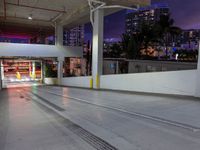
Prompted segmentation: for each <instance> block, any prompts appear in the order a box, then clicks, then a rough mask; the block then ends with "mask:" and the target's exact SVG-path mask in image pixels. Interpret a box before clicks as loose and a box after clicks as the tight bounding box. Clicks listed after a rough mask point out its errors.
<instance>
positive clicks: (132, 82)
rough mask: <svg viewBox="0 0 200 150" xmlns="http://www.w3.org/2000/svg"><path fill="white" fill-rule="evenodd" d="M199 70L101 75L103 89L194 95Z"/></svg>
mask: <svg viewBox="0 0 200 150" xmlns="http://www.w3.org/2000/svg"><path fill="white" fill-rule="evenodd" d="M196 73H197V70H187V71H172V72H158V73H155V72H154V73H138V74H123V75H103V76H101V77H100V86H101V88H102V89H111V90H124V91H135V92H149V93H163V94H177V95H189V96H194V95H195V90H196V86H195V85H196Z"/></svg>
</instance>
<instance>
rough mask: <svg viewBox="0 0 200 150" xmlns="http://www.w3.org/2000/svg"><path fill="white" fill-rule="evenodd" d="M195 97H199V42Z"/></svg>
mask: <svg viewBox="0 0 200 150" xmlns="http://www.w3.org/2000/svg"><path fill="white" fill-rule="evenodd" d="M195 96H196V97H200V42H199V54H198V64H197V75H196V93H195Z"/></svg>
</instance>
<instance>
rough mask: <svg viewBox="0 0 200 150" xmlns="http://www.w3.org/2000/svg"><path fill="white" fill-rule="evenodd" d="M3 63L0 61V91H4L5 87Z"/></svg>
mask: <svg viewBox="0 0 200 150" xmlns="http://www.w3.org/2000/svg"><path fill="white" fill-rule="evenodd" d="M3 75H4V74H3V63H2V60H0V90H2V87H3Z"/></svg>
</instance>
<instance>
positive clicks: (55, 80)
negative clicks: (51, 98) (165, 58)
mask: <svg viewBox="0 0 200 150" xmlns="http://www.w3.org/2000/svg"><path fill="white" fill-rule="evenodd" d="M44 83H45V84H47V85H57V84H58V78H44Z"/></svg>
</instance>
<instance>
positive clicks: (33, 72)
mask: <svg viewBox="0 0 200 150" xmlns="http://www.w3.org/2000/svg"><path fill="white" fill-rule="evenodd" d="M35 77H36V74H35V61H33V62H32V78H33V79H35Z"/></svg>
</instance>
